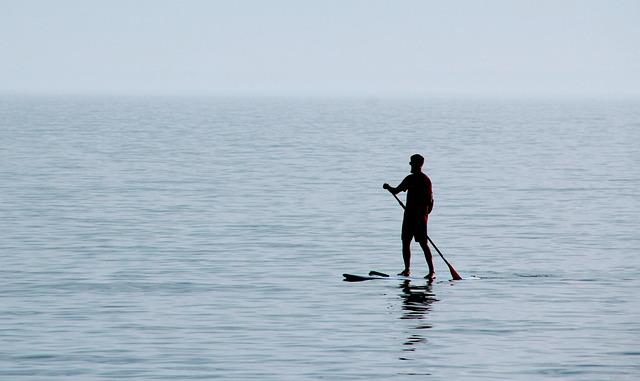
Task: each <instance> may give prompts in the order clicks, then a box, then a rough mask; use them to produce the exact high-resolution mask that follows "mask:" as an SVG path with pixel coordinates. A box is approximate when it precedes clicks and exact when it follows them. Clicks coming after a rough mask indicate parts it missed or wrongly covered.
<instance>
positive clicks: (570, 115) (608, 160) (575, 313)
mask: <svg viewBox="0 0 640 381" xmlns="http://www.w3.org/2000/svg"><path fill="white" fill-rule="evenodd" d="M639 143H640V103H638V102H633V101H619V102H617V101H472V100H468V101H463V100H413V101H408V100H407V101H400V100H396V101H390V100H388V101H387V100H385V101H380V100H378V101H376V100H362V101H360V100H337V99H336V100H319V99H317V100H292V99H216V98H198V99H190V98H148V99H145V98H97V97H94V98H78V97H77V98H69V97H67V98H65V97H48V98H47V97H13V98H10V97H5V98H2V99H1V100H0V180H1V181H0V344H1V345H0V379H2V380H69V379H77V380H120V379H125V378H133V379H139V380H160V379H170V380H188V379H241V380H251V379H254V380H317V379H328V380H349V379H362V380H371V379H403V380H404V379H416V380H423V379H432V380H478V379H487V380H500V379H503V380H544V379H562V380H637V379H638V378H640V347H639V342H640V319H639V318H640V314H639V312H640V297H639V292H638V289H639V288H640V281H639V280H638V273H639V271H640V259H639V258H638V257H639V255H640V233H638V228H639V226H640V224H639V222H640V218H639V215H640V196H639V195H638V189H639V188H640V170H639V169H638V164H639V163H640V150H639V149H638V147H639V146H640V144H639ZM416 152H419V153H423V154H424V155H425V156H426V157H427V162H426V164H425V172H426V173H428V174H429V176H430V177H431V179H432V181H433V184H434V193H435V198H436V205H435V210H434V212H433V214H432V215H431V217H430V222H429V224H430V225H429V234H430V236H431V238H432V239H433V241H434V242H435V243H436V244H437V245H438V247H439V248H440V249H441V250H442V251H443V253H444V255H445V256H446V257H447V259H448V260H449V261H450V262H451V263H452V265H454V267H455V268H456V269H457V270H458V272H460V273H461V274H462V275H463V276H464V277H466V278H467V279H466V280H462V281H456V282H452V281H450V280H449V279H450V274H449V271H448V269H447V267H446V266H445V265H444V263H443V262H442V260H441V259H440V258H439V257H437V258H435V263H436V270H437V274H438V279H437V281H436V282H435V283H434V284H432V285H427V284H426V282H424V281H420V280H414V281H411V282H402V281H395V280H383V281H368V282H361V283H350V282H343V281H342V273H345V272H347V273H356V274H366V273H367V272H368V271H369V270H374V269H375V270H378V271H384V272H389V273H395V272H398V271H400V270H401V269H402V258H401V253H400V224H401V220H402V211H401V209H400V207H399V205H398V204H397V203H396V201H395V200H394V199H393V197H391V195H389V194H388V193H387V192H386V191H384V190H383V189H382V183H384V182H389V183H391V184H392V185H397V184H398V183H399V182H400V181H401V180H402V178H403V177H404V176H405V175H407V174H408V171H409V165H408V161H409V156H410V155H411V154H413V153H416ZM402 197H404V196H402ZM413 253H414V256H413V264H412V266H413V273H414V274H415V275H417V276H420V275H423V274H424V273H426V265H425V262H424V258H423V257H422V255H421V253H420V250H419V247H418V245H417V244H415V243H414V245H413ZM434 254H435V252H434Z"/></svg>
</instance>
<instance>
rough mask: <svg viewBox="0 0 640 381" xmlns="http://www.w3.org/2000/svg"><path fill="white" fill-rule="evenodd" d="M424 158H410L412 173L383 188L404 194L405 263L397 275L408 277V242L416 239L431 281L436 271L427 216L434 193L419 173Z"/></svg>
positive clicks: (403, 251) (426, 178) (409, 249)
mask: <svg viewBox="0 0 640 381" xmlns="http://www.w3.org/2000/svg"><path fill="white" fill-rule="evenodd" d="M423 164H424V157H422V156H421V155H419V154H415V155H412V156H411V161H410V162H409V165H411V174H410V175H409V176H407V177H405V178H404V180H402V182H401V183H400V185H398V187H397V188H394V187H392V186H390V185H389V184H387V183H384V185H383V186H382V187H383V188H384V189H387V190H388V191H389V192H391V193H393V194H398V193H400V192H404V191H406V192H407V205H406V208H405V210H404V218H403V220H402V258H403V260H404V270H403V271H402V272H401V273H400V274H398V275H402V276H409V275H410V269H409V268H410V267H411V240H412V239H414V238H415V240H416V242H418V243H419V244H420V247H422V250H423V251H424V257H425V259H426V260H427V265H428V266H429V273H428V274H427V276H426V277H425V278H427V279H430V280H433V279H434V278H435V271H434V268H433V259H432V257H431V250H429V245H427V221H428V217H429V213H431V210H432V209H433V190H432V188H431V179H429V176H427V175H425V174H424V173H422V165H423Z"/></svg>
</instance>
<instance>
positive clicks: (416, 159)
mask: <svg viewBox="0 0 640 381" xmlns="http://www.w3.org/2000/svg"><path fill="white" fill-rule="evenodd" d="M423 164H424V157H422V155H420V154H415V155H411V160H410V161H409V165H411V173H418V172H420V171H421V170H422V165H423Z"/></svg>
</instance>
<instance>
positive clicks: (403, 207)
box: [389, 192, 462, 280]
mask: <svg viewBox="0 0 640 381" xmlns="http://www.w3.org/2000/svg"><path fill="white" fill-rule="evenodd" d="M389 193H391V194H392V195H393V197H395V198H396V201H398V204H400V206H401V207H402V209H407V207H406V206H404V204H403V203H402V201H400V199H399V198H398V196H396V194H395V193H393V192H389ZM427 239H428V240H429V242H430V243H431V246H433V248H434V249H436V251H437V252H438V254H440V258H442V260H443V261H444V263H446V264H447V267H449V272H451V276H452V277H453V279H456V280H459V279H462V277H461V276H460V275H459V274H458V272H457V271H456V269H454V268H453V266H451V264H450V263H449V261H447V260H446V258H445V257H444V255H442V252H440V249H438V246H436V244H435V243H433V241H432V240H431V237H429V235H427Z"/></svg>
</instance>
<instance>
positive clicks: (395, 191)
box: [382, 178, 408, 194]
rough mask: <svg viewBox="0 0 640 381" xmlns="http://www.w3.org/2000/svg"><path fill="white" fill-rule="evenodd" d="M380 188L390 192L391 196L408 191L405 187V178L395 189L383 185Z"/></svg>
mask: <svg viewBox="0 0 640 381" xmlns="http://www.w3.org/2000/svg"><path fill="white" fill-rule="evenodd" d="M382 187H383V188H384V189H386V190H388V191H389V192H391V193H392V194H398V193H400V192H404V191H406V190H407V189H408V187H407V179H406V178H405V179H404V180H402V182H401V183H400V185H398V187H397V188H394V187H392V186H391V185H389V184H387V183H384V184H382Z"/></svg>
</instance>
